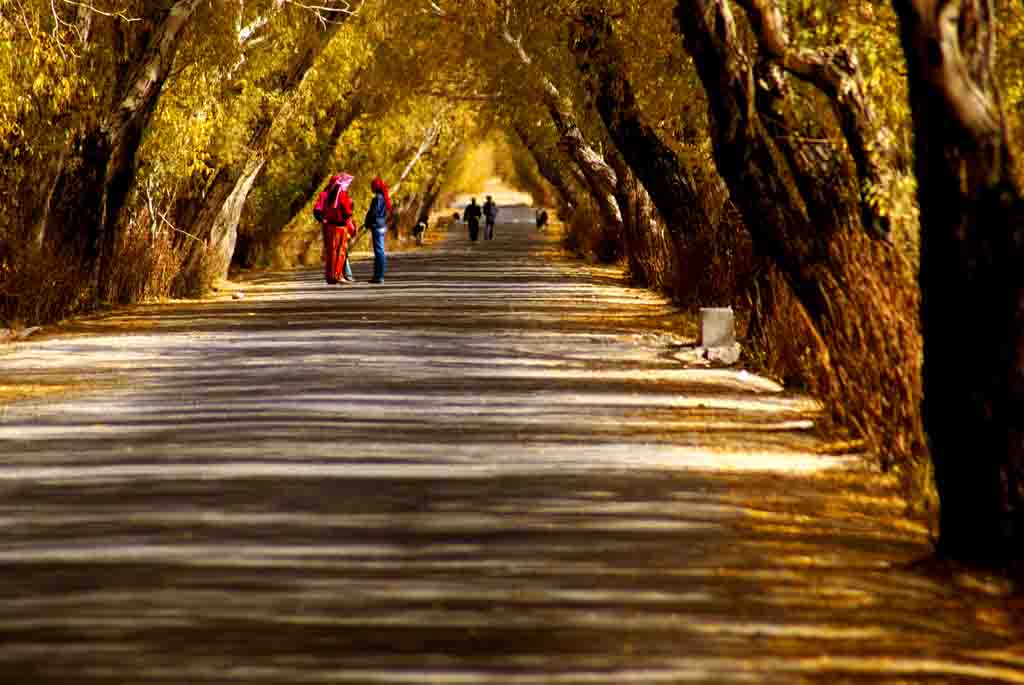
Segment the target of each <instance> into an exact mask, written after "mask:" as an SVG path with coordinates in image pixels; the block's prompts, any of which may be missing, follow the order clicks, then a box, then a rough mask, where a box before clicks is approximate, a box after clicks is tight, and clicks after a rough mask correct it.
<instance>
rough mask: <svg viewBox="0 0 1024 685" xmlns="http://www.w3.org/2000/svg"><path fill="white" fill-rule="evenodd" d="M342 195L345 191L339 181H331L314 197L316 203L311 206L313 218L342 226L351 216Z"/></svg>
mask: <svg viewBox="0 0 1024 685" xmlns="http://www.w3.org/2000/svg"><path fill="white" fill-rule="evenodd" d="M344 197H345V193H344V191H343V190H342V189H341V183H332V184H331V186H330V187H329V188H328V189H327V190H325V191H323V192H321V193H320V196H319V197H318V198H317V199H316V204H315V205H314V206H313V218H314V219H316V220H317V221H320V222H324V223H328V224H333V225H335V226H344V225H345V224H346V223H347V222H348V219H349V217H350V216H352V212H351V210H350V209H349V208H348V206H346V203H345V201H344V199H343V198H344Z"/></svg>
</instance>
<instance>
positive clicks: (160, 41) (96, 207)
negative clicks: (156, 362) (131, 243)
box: [45, 0, 201, 300]
mask: <svg viewBox="0 0 1024 685" xmlns="http://www.w3.org/2000/svg"><path fill="white" fill-rule="evenodd" d="M200 2H201V0H178V1H177V2H175V3H174V5H173V6H172V7H171V8H170V10H168V11H167V12H166V14H164V15H163V16H162V18H161V19H160V20H159V23H158V24H157V25H156V27H155V28H154V29H153V31H152V32H151V34H150V37H149V40H148V41H147V42H146V43H145V45H144V47H143V49H142V51H141V54H140V55H139V56H138V58H137V59H133V60H132V61H131V64H132V65H133V67H132V70H131V71H130V72H129V73H128V74H127V75H126V76H127V77H126V78H125V79H124V81H123V86H122V89H121V91H120V94H119V97H118V99H117V100H116V102H115V104H114V107H113V109H112V111H111V112H109V113H108V114H107V115H106V116H105V117H102V118H101V120H100V123H99V125H98V126H97V127H96V128H95V129H93V130H92V131H90V132H88V133H86V134H85V135H84V136H83V137H82V139H81V142H80V143H79V144H78V150H79V152H78V154H76V155H74V156H73V157H74V158H73V159H69V162H68V163H67V164H65V166H64V169H63V170H62V172H61V173H60V175H59V176H58V179H57V182H56V183H55V184H54V185H55V187H56V188H58V189H59V190H61V191H63V190H66V191H67V192H66V194H65V193H63V192H61V193H60V194H57V195H56V196H55V197H56V198H57V202H56V203H52V204H51V206H50V211H49V213H48V216H47V219H46V222H45V225H46V229H45V230H46V233H47V234H57V233H58V232H60V233H62V234H63V233H66V232H67V231H68V229H69V228H71V227H74V228H75V229H78V230H77V231H76V232H77V233H79V234H81V235H86V236H87V243H88V244H87V245H86V246H85V247H84V252H85V255H86V257H87V259H88V260H89V261H90V262H91V263H92V270H93V285H94V287H95V288H96V293H97V296H98V298H99V299H100V300H107V299H109V298H110V296H111V295H112V294H113V293H112V292H111V291H110V285H111V280H112V279H111V274H112V271H113V269H114V264H113V259H114V253H115V248H116V246H117V243H118V239H119V237H120V236H119V235H118V232H117V231H118V230H119V226H120V218H121V210H122V209H123V208H124V204H125V198H126V197H127V195H128V192H129V190H130V189H131V186H132V183H133V182H134V179H135V173H136V168H135V155H136V152H137V151H138V148H139V145H140V144H141V142H142V136H143V133H144V132H145V130H146V127H147V126H148V124H149V121H150V119H151V117H152V113H153V110H154V109H155V107H156V103H157V100H158V99H159V97H160V93H161V91H162V90H163V86H164V83H165V81H166V80H167V76H168V74H169V72H170V68H171V65H172V64H173V62H174V56H175V54H176V53H177V49H178V45H179V41H180V40H181V36H182V30H183V29H184V28H185V26H186V25H187V24H188V21H189V19H190V18H191V16H192V14H193V12H194V11H195V9H196V7H197V6H198V5H199V4H200ZM82 228H85V229H86V230H85V231H82V230H81V229H82ZM90 231H91V232H90Z"/></svg>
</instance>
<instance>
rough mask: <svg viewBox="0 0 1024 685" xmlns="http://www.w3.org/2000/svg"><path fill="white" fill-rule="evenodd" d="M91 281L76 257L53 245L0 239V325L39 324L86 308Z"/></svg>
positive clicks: (89, 303)
mask: <svg viewBox="0 0 1024 685" xmlns="http://www.w3.org/2000/svg"><path fill="white" fill-rule="evenodd" d="M90 281H91V279H90V278H89V273H88V272H87V271H86V270H85V269H84V268H83V267H82V266H81V265H80V264H79V263H78V260H76V259H73V258H71V257H68V256H66V255H63V254H61V253H59V252H58V251H57V250H55V249H54V248H53V246H50V245H47V246H45V247H44V248H43V249H42V250H36V249H34V248H32V247H30V246H29V245H27V244H25V243H21V242H7V243H4V242H2V241H0V327H3V328H12V329H19V328H21V327H25V326H38V325H42V324H48V323H52V322H54V321H59V320H61V319H64V318H67V317H68V316H72V315H74V314H76V313H78V312H81V311H85V310H86V309H88V308H89V307H90V306H91V303H92V299H93V298H92V288H91V286H90Z"/></svg>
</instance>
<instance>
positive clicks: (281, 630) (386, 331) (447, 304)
mask: <svg viewBox="0 0 1024 685" xmlns="http://www.w3.org/2000/svg"><path fill="white" fill-rule="evenodd" d="M499 229H500V230H499V232H498V238H497V239H496V240H495V241H494V243H493V244H492V245H487V246H484V245H476V246H473V248H472V249H470V247H469V246H468V245H467V241H466V240H465V237H464V236H462V235H461V234H459V233H458V232H453V233H452V234H451V236H449V238H448V240H447V242H446V243H443V244H442V245H440V246H439V247H438V248H436V249H434V248H431V250H428V251H425V252H424V253H415V254H413V253H410V254H400V255H396V257H395V259H394V264H393V270H394V274H393V276H392V277H390V278H389V280H388V282H387V283H386V284H385V285H384V286H383V287H370V286H368V285H366V284H365V283H362V284H357V285H355V286H349V287H338V286H335V287H331V286H326V285H324V284H323V283H322V282H321V280H320V279H321V276H320V275H319V274H318V273H317V272H314V271H308V272H298V273H295V274H291V275H287V274H282V275H280V277H279V278H275V279H267V280H261V281H260V282H259V283H258V284H255V283H254V284H251V285H250V286H246V288H245V290H246V292H247V298H246V299H245V300H240V301H222V302H214V303H208V304H197V303H174V304H168V305H163V306H153V305H150V306H146V307H139V308H135V309H133V310H128V311H123V312H117V313H115V314H111V315H109V316H108V317H98V318H95V319H89V320H83V321H80V322H78V323H77V324H75V325H76V326H77V329H76V330H77V333H76V334H74V335H69V336H51V337H49V338H46V339H41V340H38V341H30V342H28V343H24V344H20V345H18V346H15V347H12V348H10V349H9V351H8V353H7V354H6V355H5V356H4V373H5V374H8V375H9V376H11V377H12V378H13V379H15V380H17V381H18V382H25V381H24V380H23V379H31V381H32V382H33V383H38V384H43V385H53V386H58V385H59V386H61V387H66V386H69V392H68V393H66V394H62V395H60V396H58V397H56V398H53V397H42V396H41V397H38V398H37V399H35V400H33V401H26V402H20V403H14V404H9V405H8V406H5V407H4V410H3V413H2V415H0V448H2V449H3V451H4V455H5V456H4V460H3V463H2V464H0V489H2V490H3V491H4V492H5V493H7V497H5V498H4V499H3V501H2V502H0V524H2V525H0V530H2V531H3V533H2V536H3V544H0V563H2V564H3V565H4V567H5V568H7V569H8V570H10V571H12V573H9V574H8V577H9V578H17V581H16V582H14V581H11V582H9V583H8V584H6V585H2V584H0V600H2V601H0V625H2V626H3V630H4V638H5V639H4V641H3V644H2V645H0V666H3V668H9V669H16V668H17V667H18V665H19V664H22V663H31V664H39V663H43V659H44V658H45V663H46V664H47V666H46V667H47V668H48V669H50V671H48V672H52V673H56V674H61V675H65V674H68V673H75V674H83V673H84V674H87V675H88V677H93V678H94V679H96V680H97V681H98V682H120V681H123V680H124V679H127V678H129V676H130V678H131V679H133V680H137V681H139V682H142V681H154V680H161V679H163V680H168V681H173V682H202V681H203V680H207V681H216V680H218V679H223V677H224V673H225V671H224V664H225V663H226V661H225V660H230V661H231V662H232V663H234V664H244V666H239V667H237V668H233V670H232V671H231V673H232V676H231V677H232V678H233V679H235V680H238V681H239V682H246V683H255V684H259V683H267V684H268V685H269V684H270V683H273V684H274V685H280V684H287V683H325V684H327V683H381V684H387V685H392V684H395V683H403V682H409V683H422V682H431V683H452V684H466V683H487V682H500V683H502V685H505V684H506V683H524V684H525V683H558V682H565V683H580V682H587V683H607V684H608V685H621V684H622V683H682V682H699V683H709V684H714V685H727V684H731V683H757V684H761V683H779V684H786V685H788V684H789V683H796V682H799V683H834V682H844V683H865V684H867V683H891V684H893V685H895V684H897V683H901V684H902V683H911V682H912V683H961V682H963V683H968V682H972V683H1021V682H1024V676H1022V673H1024V663H1022V661H1024V656H1022V655H1021V654H1020V653H1019V649H1018V651H1014V649H1013V648H1014V646H1015V645H1019V644H1020V639H1021V637H1022V636H1024V630H1022V626H1021V625H1020V619H1019V616H1020V611H1019V607H1017V608H1016V610H1015V609H1014V605H1013V604H1012V600H1011V599H1007V598H1006V597H1005V595H1004V593H1002V592H998V591H988V590H986V591H983V590H982V588H988V587H989V584H987V583H985V582H984V581H983V580H978V581H976V582H974V584H973V585H972V584H970V583H968V582H967V581H966V580H964V581H958V582H956V583H951V582H950V580H949V579H948V578H942V577H936V576H934V575H933V574H928V573H925V572H922V571H920V570H916V569H915V568H913V567H912V566H910V563H911V562H912V561H914V560H915V559H918V558H920V557H922V556H923V555H925V554H927V553H928V551H929V544H928V530H927V528H926V526H925V525H924V524H923V523H922V522H920V521H916V520H913V519H910V518H908V517H907V516H906V512H905V505H904V502H903V500H902V498H901V497H900V495H899V492H898V489H897V487H896V484H895V482H893V481H892V480H891V479H889V478H886V477H883V476H881V475H879V474H876V473H873V472H871V471H869V470H867V469H866V468H865V467H864V466H863V465H862V462H861V461H860V460H859V459H858V455H857V449H858V447H857V445H856V443H833V444H827V443H824V442H822V440H821V439H820V437H819V436H818V435H817V431H816V429H815V422H816V421H817V420H818V418H819V416H820V411H821V410H820V407H819V406H818V404H817V403H816V402H814V401H812V400H810V399H808V398H806V397H803V396H800V395H796V394H794V393H791V392H788V391H787V390H786V388H784V387H783V386H781V385H780V384H778V383H777V382H775V381H772V380H770V379H766V378H762V377H759V376H757V375H756V374H752V373H749V372H745V371H743V370H741V369H732V368H713V367H710V366H708V365H697V364H693V363H688V362H686V357H685V356H684V355H680V354H678V352H679V350H680V349H683V348H685V347H687V346H689V345H692V335H687V334H686V333H685V332H684V331H682V330H681V329H678V328H668V327H666V326H665V325H660V326H659V325H656V324H655V323H654V322H656V321H662V323H664V322H665V321H667V320H670V319H669V318H663V317H678V316H679V315H678V314H677V313H676V314H673V313H672V308H671V307H670V306H669V305H668V303H667V302H665V301H664V300H663V299H661V298H658V297H655V296H653V295H651V294H649V293H645V292H643V291H638V290H635V289H628V288H621V287H618V286H615V285H614V284H613V283H611V279H610V277H609V281H608V282H595V281H594V279H593V277H592V275H591V273H590V271H588V270H586V269H578V268H576V267H575V266H569V265H562V264H559V263H548V262H545V261H542V260H539V259H537V258H536V255H537V254H538V253H540V252H543V251H544V250H545V249H547V248H548V247H550V240H551V239H550V238H549V237H544V236H539V235H537V234H536V232H535V231H532V230H530V229H529V228H525V227H512V226H509V225H503V226H499ZM529 255H533V256H532V257H531V256H529ZM365 268H366V264H365V263H357V264H356V269H357V275H358V273H359V272H360V271H365ZM155 315H158V316H155ZM997 589H998V588H997ZM210 644H213V645H216V648H215V649H212V648H210V647H209V645H210ZM126 655H127V656H126ZM496 673H497V674H499V675H495V674H496ZM111 674H114V675H111ZM118 678H120V679H121V680H120V681H119V680H117V679H118ZM112 679H113V680H112ZM59 681H60V678H57V680H54V681H53V682H59Z"/></svg>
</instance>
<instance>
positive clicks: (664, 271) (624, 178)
mask: <svg viewBox="0 0 1024 685" xmlns="http://www.w3.org/2000/svg"><path fill="white" fill-rule="evenodd" d="M610 161H611V163H612V165H613V166H614V168H615V173H616V174H617V176H618V179H619V184H618V187H617V188H616V192H615V197H616V200H617V201H618V203H619V207H621V208H622V225H623V238H624V240H623V241H622V242H623V248H624V249H623V251H624V252H625V256H626V261H627V263H628V264H629V272H630V277H631V279H632V281H633V283H634V284H635V285H638V286H643V287H649V288H654V289H657V290H661V291H663V292H664V291H665V290H668V289H670V288H671V286H672V284H673V283H675V282H676V280H677V274H678V270H679V261H678V259H677V258H676V257H677V254H678V251H677V250H676V247H675V242H674V241H673V238H672V236H671V235H669V233H668V231H667V230H666V227H665V224H663V223H662V222H661V221H660V220H659V217H658V215H657V210H656V209H655V206H654V202H653V201H652V199H651V196H650V195H649V194H648V192H647V189H646V188H645V187H644V185H643V184H642V183H641V182H640V180H639V178H637V175H636V174H634V173H633V170H632V169H631V168H630V167H629V165H628V164H627V163H626V161H625V160H624V159H623V158H622V157H621V156H620V155H618V154H615V153H613V154H612V155H610Z"/></svg>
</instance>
